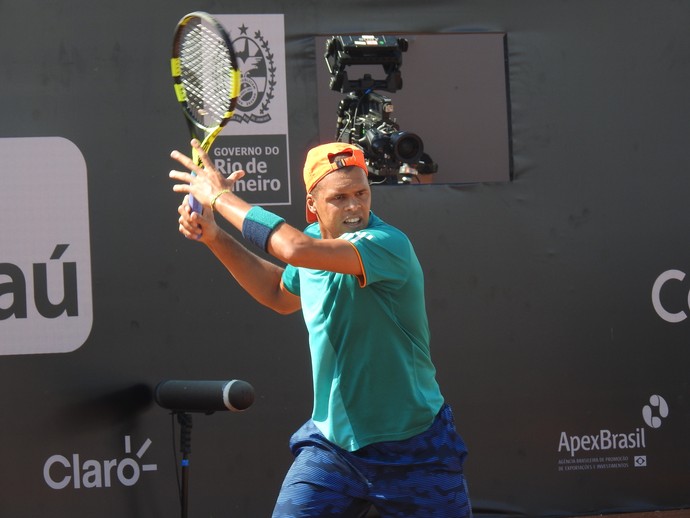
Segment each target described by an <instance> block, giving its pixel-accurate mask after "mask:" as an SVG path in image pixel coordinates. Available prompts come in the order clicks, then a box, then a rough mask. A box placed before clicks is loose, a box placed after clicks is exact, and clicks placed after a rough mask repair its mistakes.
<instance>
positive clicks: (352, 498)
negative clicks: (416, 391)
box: [273, 405, 472, 518]
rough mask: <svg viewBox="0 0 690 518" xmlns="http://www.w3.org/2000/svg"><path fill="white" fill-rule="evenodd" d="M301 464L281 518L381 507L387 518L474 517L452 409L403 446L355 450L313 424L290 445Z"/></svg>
mask: <svg viewBox="0 0 690 518" xmlns="http://www.w3.org/2000/svg"><path fill="white" fill-rule="evenodd" d="M290 448H291V450H292V453H293V454H294V455H295V461H294V463H293V464H292V467H291V468H290V470H289V471H288V473H287V475H286V477H285V480H284V482H283V486H282V488H281V490H280V495H279V496H278V502H277V503H276V506H275V509H274V510H273V518H297V517H300V518H302V517H319V518H324V517H329V516H332V517H336V516H337V517H352V518H359V517H363V516H365V515H366V514H367V512H368V511H369V509H370V507H371V506H374V507H375V508H376V509H377V511H378V512H379V514H380V515H381V516H382V517H385V518H389V517H394V516H397V517H405V518H412V517H415V518H425V517H429V518H466V517H471V516H472V510H471V507H470V501H469V497H468V493H467V485H466V482H465V477H464V475H463V471H462V465H463V462H464V460H465V457H466V456H467V448H466V447H465V443H464V442H463V440H462V438H461V437H460V435H459V434H458V433H457V431H456V430H455V423H454V420H453V413H452V411H451V408H450V407H449V406H448V405H444V406H443V407H442V408H441V411H440V412H439V413H438V415H437V416H436V419H435V420H434V423H433V424H432V426H431V427H430V428H429V429H428V430H427V431H426V432H423V433H421V434H419V435H416V436H414V437H411V438H410V439H406V440H403V441H389V442H380V443H375V444H371V445H369V446H365V447H364V448H362V449H360V450H357V451H354V452H348V451H346V450H343V449H342V448H339V447H338V446H335V445H334V444H332V443H331V442H329V441H327V440H326V438H325V437H324V436H323V435H322V434H321V432H319V430H318V429H317V428H316V426H315V425H314V423H313V422H312V421H311V420H309V421H307V422H306V423H305V424H304V426H302V427H301V428H300V429H299V430H297V432H295V434H294V435H293V436H292V439H291V440H290Z"/></svg>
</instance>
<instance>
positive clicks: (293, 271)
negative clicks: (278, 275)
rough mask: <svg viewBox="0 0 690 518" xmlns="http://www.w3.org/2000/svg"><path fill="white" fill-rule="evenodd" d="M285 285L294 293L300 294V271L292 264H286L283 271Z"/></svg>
mask: <svg viewBox="0 0 690 518" xmlns="http://www.w3.org/2000/svg"><path fill="white" fill-rule="evenodd" d="M282 280H283V286H285V289H286V290H288V291H289V292H290V293H292V294H293V295H297V296H298V297H299V296H300V287H299V271H298V270H297V268H295V267H294V266H292V265H291V264H287V265H285V270H284V271H283V278H282Z"/></svg>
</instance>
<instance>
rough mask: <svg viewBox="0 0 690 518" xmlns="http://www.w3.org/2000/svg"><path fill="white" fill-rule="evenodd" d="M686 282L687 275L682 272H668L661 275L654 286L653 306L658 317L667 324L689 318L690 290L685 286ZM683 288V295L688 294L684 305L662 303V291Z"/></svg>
mask: <svg viewBox="0 0 690 518" xmlns="http://www.w3.org/2000/svg"><path fill="white" fill-rule="evenodd" d="M684 280H685V273H684V272H681V271H680V270H666V271H665V272H664V273H662V274H661V275H659V277H657V278H656V280H655V281H654V285H653V286H652V304H653V305H654V310H655V311H656V313H657V315H659V316H660V317H661V318H663V319H664V320H665V321H666V322H671V323H672V324H676V323H678V322H682V321H683V320H685V319H686V318H688V312H687V311H686V309H687V310H690V289H689V287H688V286H686V285H683V281H684ZM678 288H681V289H682V291H683V293H685V292H687V295H686V299H685V301H684V302H683V304H681V305H679V304H678V303H677V302H676V303H675V304H673V305H672V304H671V301H666V300H664V301H662V291H666V290H671V289H678Z"/></svg>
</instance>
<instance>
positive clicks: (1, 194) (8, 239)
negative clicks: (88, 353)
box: [0, 137, 93, 355]
mask: <svg viewBox="0 0 690 518" xmlns="http://www.w3.org/2000/svg"><path fill="white" fill-rule="evenodd" d="M0 163H1V164H2V167H0V181H1V182H2V188H0V206H1V207H2V213H3V216H2V221H3V223H5V224H4V225H3V231H2V232H0V355H9V354H36V353H64V352H70V351H74V350H75V349H78V348H79V347H81V346H82V345H83V344H84V342H85V341H86V339H87V338H88V336H89V334H90V332H91V326H92V324H93V309H92V306H93V304H92V295H91V255H90V249H91V248H90V237H89V206H88V189H87V176H86V163H85V161H84V157H83V156H82V154H81V152H80V151H79V149H78V148H77V146H75V145H74V144H73V143H72V142H70V141H69V140H66V139H64V138H60V137H45V138H16V139H14V138H13V139H0Z"/></svg>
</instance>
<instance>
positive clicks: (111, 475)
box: [43, 435, 158, 490]
mask: <svg viewBox="0 0 690 518" xmlns="http://www.w3.org/2000/svg"><path fill="white" fill-rule="evenodd" d="M151 443H152V441H151V439H146V440H145V441H143V442H142V444H141V445H139V446H137V447H136V451H135V449H134V448H133V445H132V439H131V436H129V435H125V438H124V450H125V451H124V455H123V456H122V457H121V458H115V459H91V458H84V455H83V454H80V453H72V454H70V455H63V454H60V453H58V454H55V455H51V456H50V457H48V458H47V459H46V461H45V463H44V464H43V480H44V482H45V483H46V485H47V486H48V487H50V488H51V489H55V490H61V489H92V488H110V487H113V486H116V485H121V486H126V487H130V486H133V485H135V484H136V483H137V482H139V480H140V478H141V476H142V474H143V473H146V472H151V471H158V465H157V464H151V463H144V462H142V458H143V457H144V455H145V454H146V452H147V451H148V449H149V447H150V446H151Z"/></svg>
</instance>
